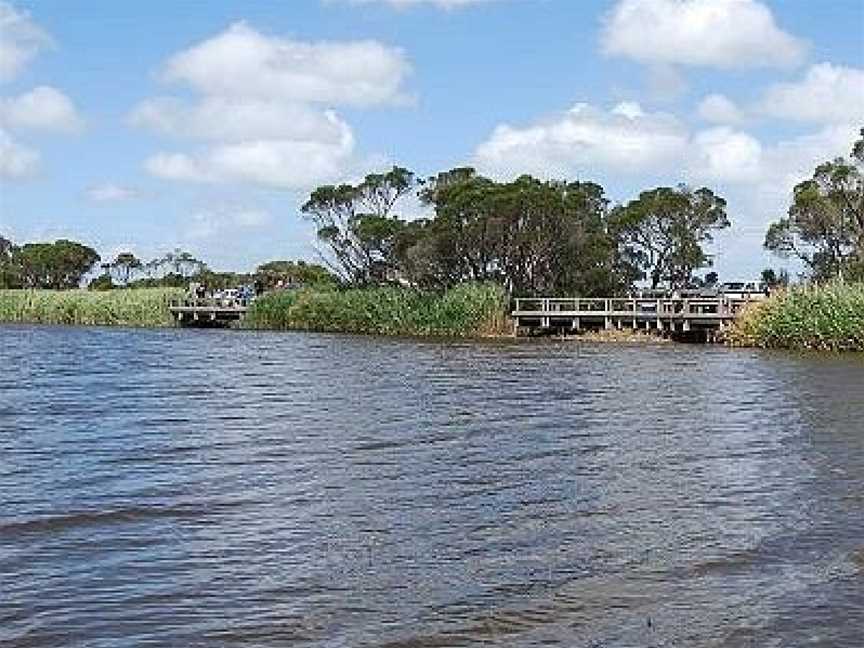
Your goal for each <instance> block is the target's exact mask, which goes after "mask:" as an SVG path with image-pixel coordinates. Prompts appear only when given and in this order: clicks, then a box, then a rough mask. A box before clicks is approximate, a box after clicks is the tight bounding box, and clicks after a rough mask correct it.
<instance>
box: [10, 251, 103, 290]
mask: <svg viewBox="0 0 864 648" xmlns="http://www.w3.org/2000/svg"><path fill="white" fill-rule="evenodd" d="M98 261H99V254H97V252H96V250H94V249H93V248H90V247H87V246H86V245H83V244H81V243H76V242H75V241H68V240H65V239H61V240H58V241H55V242H54V243H27V244H25V245H23V246H22V247H21V248H20V249H19V250H18V251H17V253H16V254H15V255H14V261H13V262H14V264H15V265H16V266H17V268H18V270H19V272H20V273H21V284H22V285H23V286H24V287H26V288H54V289H58V290H61V289H66V288H76V287H78V286H79V285H80V284H81V281H82V279H83V278H84V276H85V275H86V274H87V273H88V272H90V270H91V269H92V268H93V266H94V265H95V264H96V263H97V262H98Z"/></svg>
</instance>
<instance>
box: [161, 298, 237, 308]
mask: <svg viewBox="0 0 864 648" xmlns="http://www.w3.org/2000/svg"><path fill="white" fill-rule="evenodd" d="M251 303H252V299H251V298H246V297H224V298H223V297H181V298H180V299H173V300H171V301H170V302H169V307H170V308H173V309H181V308H184V309H190V310H224V309H236V310H242V309H246V308H249V305H250V304H251Z"/></svg>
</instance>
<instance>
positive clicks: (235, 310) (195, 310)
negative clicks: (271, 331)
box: [168, 298, 249, 328]
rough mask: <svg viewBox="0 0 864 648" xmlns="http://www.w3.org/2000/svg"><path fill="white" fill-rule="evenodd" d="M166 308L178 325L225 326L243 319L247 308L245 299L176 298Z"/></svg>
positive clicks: (247, 302) (247, 303)
mask: <svg viewBox="0 0 864 648" xmlns="http://www.w3.org/2000/svg"><path fill="white" fill-rule="evenodd" d="M168 310H170V311H171V316H172V317H173V318H174V319H176V320H177V323H178V324H179V325H180V326H197V327H202V328H203V327H221V328H227V327H229V326H231V325H232V324H233V323H235V322H238V321H240V320H241V319H243V316H244V315H246V311H248V310H249V300H247V299H219V298H206V299H192V298H187V299H178V300H175V301H172V302H171V303H170V304H169V306H168Z"/></svg>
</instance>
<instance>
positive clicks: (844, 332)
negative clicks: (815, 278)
mask: <svg viewBox="0 0 864 648" xmlns="http://www.w3.org/2000/svg"><path fill="white" fill-rule="evenodd" d="M729 339H730V342H731V343H732V344H734V345H736V346H753V347H761V348H766V349H818V350H822V351H864V283H856V284H831V285H828V286H822V287H801V288H792V289H790V290H788V291H785V292H781V293H778V294H776V295H774V296H772V297H770V298H769V299H767V300H765V301H764V302H760V303H758V304H754V305H753V306H751V307H750V308H748V309H747V310H746V311H745V312H744V313H743V314H742V315H741V316H740V317H739V318H738V319H737V320H736V322H735V325H734V326H733V328H732V329H731V331H730V334H729Z"/></svg>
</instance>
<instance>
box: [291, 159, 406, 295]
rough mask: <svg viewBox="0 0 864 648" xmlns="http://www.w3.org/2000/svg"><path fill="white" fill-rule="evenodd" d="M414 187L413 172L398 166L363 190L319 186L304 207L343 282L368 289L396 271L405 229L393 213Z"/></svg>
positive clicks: (369, 180) (375, 176) (374, 175)
mask: <svg viewBox="0 0 864 648" xmlns="http://www.w3.org/2000/svg"><path fill="white" fill-rule="evenodd" d="M414 183H415V179H414V174H413V173H412V172H411V171H408V170H407V169H403V168H401V167H397V166H394V167H393V168H392V169H391V170H390V171H388V172H386V173H371V174H369V175H367V176H366V178H365V179H364V180H363V182H361V183H359V184H358V185H349V184H343V185H338V186H336V185H325V186H323V187H318V188H317V189H315V191H313V192H312V194H311V195H310V196H309V200H307V201H306V203H305V204H304V205H303V206H302V207H301V211H302V212H303V213H304V214H305V215H306V216H307V217H308V218H310V219H311V220H312V221H313V222H314V223H315V225H316V227H317V228H318V240H319V241H321V242H322V243H324V244H325V246H326V247H327V248H328V250H329V254H330V257H331V259H332V266H333V268H334V270H335V271H336V272H337V273H338V274H339V276H340V278H341V279H342V280H343V281H345V282H346V283H348V284H351V285H355V286H362V285H367V284H369V283H375V282H379V281H381V280H383V279H386V277H387V274H388V271H392V269H393V258H392V251H393V248H394V246H395V237H396V235H397V234H398V233H399V231H400V229H401V228H402V226H403V221H401V220H399V219H398V218H397V217H395V216H394V215H393V213H392V211H393V208H394V207H395V205H396V202H397V201H398V200H399V198H401V197H402V196H404V195H406V194H407V193H408V192H410V191H411V189H412V188H413V187H414Z"/></svg>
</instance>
